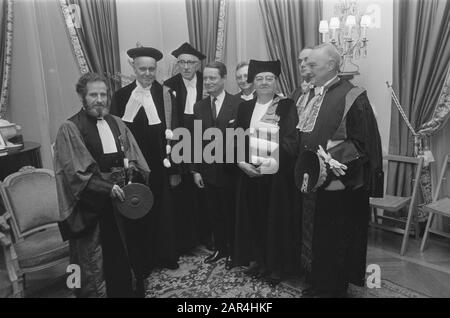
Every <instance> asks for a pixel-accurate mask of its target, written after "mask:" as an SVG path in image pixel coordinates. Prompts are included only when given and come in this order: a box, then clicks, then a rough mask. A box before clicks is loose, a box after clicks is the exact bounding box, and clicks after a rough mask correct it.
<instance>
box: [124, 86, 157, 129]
mask: <svg viewBox="0 0 450 318" xmlns="http://www.w3.org/2000/svg"><path fill="white" fill-rule="evenodd" d="M150 87H151V85H150ZM141 107H144V111H145V114H146V115H147V119H148V124H149V125H157V124H159V123H161V120H160V119H159V115H158V111H157V110H156V106H155V103H154V101H153V97H152V94H151V92H150V89H149V88H143V87H142V86H141V85H140V84H139V83H138V82H136V88H135V89H134V90H133V92H132V93H131V95H130V99H129V100H128V103H127V104H126V106H125V112H124V114H123V117H122V120H123V121H126V122H129V123H132V122H133V121H134V118H135V117H136V115H137V114H138V112H139V109H141Z"/></svg>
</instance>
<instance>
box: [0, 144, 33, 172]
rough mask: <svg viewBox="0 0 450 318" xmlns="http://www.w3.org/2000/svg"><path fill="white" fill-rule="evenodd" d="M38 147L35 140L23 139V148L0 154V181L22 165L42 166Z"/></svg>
mask: <svg viewBox="0 0 450 318" xmlns="http://www.w3.org/2000/svg"><path fill="white" fill-rule="evenodd" d="M40 148H41V145H40V144H38V143H37V142H31V141H25V142H24V148H23V149H20V150H17V151H14V152H11V153H8V154H7V155H6V156H5V155H4V156H0V167H1V169H0V181H2V180H3V179H5V178H6V177H7V176H8V175H10V174H11V173H14V172H17V171H19V169H20V168H22V167H23V166H33V167H35V168H42V160H41V152H40Z"/></svg>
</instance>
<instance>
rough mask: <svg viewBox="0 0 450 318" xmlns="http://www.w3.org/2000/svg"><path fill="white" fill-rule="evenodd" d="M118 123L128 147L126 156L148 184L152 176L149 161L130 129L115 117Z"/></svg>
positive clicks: (126, 147)
mask: <svg viewBox="0 0 450 318" xmlns="http://www.w3.org/2000/svg"><path fill="white" fill-rule="evenodd" d="M113 117H114V119H115V120H116V122H117V126H118V127H119V130H120V133H121V135H122V136H125V141H126V143H125V144H126V146H125V156H126V158H128V160H129V162H132V163H133V164H134V165H135V167H136V168H137V169H138V171H139V172H140V174H141V176H142V177H143V178H144V180H145V181H146V182H147V181H148V177H149V174H150V168H149V167H148V164H147V161H146V160H145V158H144V155H143V154H142V152H141V149H140V148H139V146H138V144H137V142H136V139H134V136H133V134H132V132H131V131H130V130H129V129H128V127H127V126H126V125H125V124H124V123H123V121H122V120H121V119H120V118H118V117H116V116H113Z"/></svg>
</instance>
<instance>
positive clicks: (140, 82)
mask: <svg viewBox="0 0 450 318" xmlns="http://www.w3.org/2000/svg"><path fill="white" fill-rule="evenodd" d="M127 54H128V56H129V57H130V58H131V59H133V62H132V66H133V70H134V73H135V74H136V80H135V81H133V82H132V83H131V84H129V85H127V86H125V87H123V88H121V89H119V90H118V91H116V92H115V93H114V96H113V98H112V103H111V113H112V114H114V115H116V116H118V117H121V118H122V120H123V121H124V122H125V124H126V125H127V126H128V128H129V129H130V130H131V132H132V133H133V136H134V138H135V139H136V141H137V143H138V145H139V147H140V148H141V151H142V153H143V155H144V157H145V159H146V160H147V163H148V165H149V167H150V171H151V172H150V177H149V184H148V185H149V187H150V189H151V190H152V192H153V195H154V198H155V204H154V206H153V208H152V211H151V212H150V213H149V214H147V215H146V216H145V217H144V218H143V219H140V220H138V221H129V220H128V221H129V224H128V225H129V226H128V230H129V232H130V233H129V236H131V237H132V239H131V240H130V246H129V250H130V254H131V255H130V257H131V258H132V259H135V263H134V266H135V267H137V268H136V270H135V272H137V273H139V274H140V275H142V277H144V278H145V277H146V276H148V274H149V273H150V271H151V269H152V268H154V267H156V266H158V267H167V268H171V269H175V268H178V263H177V260H178V256H177V253H176V252H175V229H174V217H173V212H172V211H173V209H172V207H171V204H172V203H171V202H170V198H169V195H170V193H169V192H170V186H169V170H168V169H166V168H165V167H164V165H163V161H164V159H165V157H166V150H165V147H166V140H165V130H166V120H165V113H164V99H163V88H162V86H161V84H159V83H158V82H157V81H156V80H155V76H156V70H157V62H158V61H159V60H161V59H162V57H163V55H162V53H161V52H160V51H159V50H157V49H154V48H151V47H137V48H133V49H130V50H128V51H127ZM127 234H128V233H127ZM133 256H134V258H133Z"/></svg>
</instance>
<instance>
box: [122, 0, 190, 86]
mask: <svg viewBox="0 0 450 318" xmlns="http://www.w3.org/2000/svg"><path fill="white" fill-rule="evenodd" d="M117 20H118V30H119V31H118V32H119V48H120V66H121V70H122V73H123V74H125V75H131V74H133V70H132V68H131V66H130V65H129V62H128V60H129V58H128V55H127V53H126V52H127V50H128V49H130V48H133V47H136V42H138V41H139V42H141V44H142V45H144V46H150V47H154V48H156V49H158V50H160V51H161V52H162V53H163V55H164V57H163V59H162V60H161V61H160V62H159V63H158V71H157V75H156V76H157V80H158V81H159V82H162V81H163V80H165V79H167V78H169V77H170V76H171V70H172V68H171V67H172V65H173V63H174V62H175V58H174V57H173V56H172V55H171V54H170V52H172V51H173V50H174V49H176V48H177V47H178V46H180V45H181V44H182V43H183V42H189V33H188V27H187V15H186V5H185V1H184V0H117Z"/></svg>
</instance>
